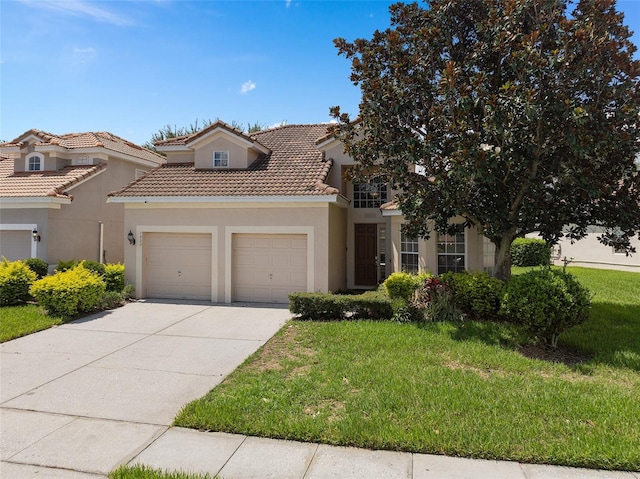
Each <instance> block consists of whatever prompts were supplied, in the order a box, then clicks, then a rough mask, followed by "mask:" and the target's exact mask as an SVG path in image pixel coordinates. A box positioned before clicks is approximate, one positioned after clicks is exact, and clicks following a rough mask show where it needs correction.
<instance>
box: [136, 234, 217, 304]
mask: <svg viewBox="0 0 640 479" xmlns="http://www.w3.org/2000/svg"><path fill="white" fill-rule="evenodd" d="M143 241H144V243H143V244H144V250H145V254H146V282H147V297H149V298H173V299H204V300H207V301H211V235H210V234H183V233H146V234H145V235H144V238H143Z"/></svg>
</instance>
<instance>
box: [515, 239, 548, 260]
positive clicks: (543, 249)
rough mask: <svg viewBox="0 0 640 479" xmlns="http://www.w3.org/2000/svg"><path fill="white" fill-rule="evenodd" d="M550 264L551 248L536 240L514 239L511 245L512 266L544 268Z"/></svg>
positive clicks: (542, 241) (540, 240)
mask: <svg viewBox="0 0 640 479" xmlns="http://www.w3.org/2000/svg"><path fill="white" fill-rule="evenodd" d="M550 262H551V248H550V247H549V246H548V245H547V243H546V241H544V240H542V239H536V238H516V239H515V240H513V243H511V264H512V265H513V266H546V265H548V264H549V263H550Z"/></svg>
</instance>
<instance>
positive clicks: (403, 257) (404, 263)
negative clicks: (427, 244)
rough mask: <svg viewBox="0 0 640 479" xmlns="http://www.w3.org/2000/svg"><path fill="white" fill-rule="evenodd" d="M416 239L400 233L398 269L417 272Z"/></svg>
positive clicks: (412, 272)
mask: <svg viewBox="0 0 640 479" xmlns="http://www.w3.org/2000/svg"><path fill="white" fill-rule="evenodd" d="M418 264H419V262H418V240H417V238H412V237H410V236H407V235H406V234H405V233H400V270H401V271H404V272H405V273H410V274H415V273H417V272H418Z"/></svg>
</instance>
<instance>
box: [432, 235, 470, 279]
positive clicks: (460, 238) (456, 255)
mask: <svg viewBox="0 0 640 479" xmlns="http://www.w3.org/2000/svg"><path fill="white" fill-rule="evenodd" d="M465 256H466V248H465V244H464V226H463V225H456V233H455V234H453V235H446V234H445V235H443V234H440V233H438V274H442V273H446V272H447V271H453V272H454V273H457V272H460V271H464V270H465V263H466V261H465V259H466V258H465Z"/></svg>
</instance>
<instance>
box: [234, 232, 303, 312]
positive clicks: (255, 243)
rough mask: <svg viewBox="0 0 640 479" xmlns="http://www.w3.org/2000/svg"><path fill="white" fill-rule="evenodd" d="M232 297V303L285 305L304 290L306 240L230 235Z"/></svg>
mask: <svg viewBox="0 0 640 479" xmlns="http://www.w3.org/2000/svg"><path fill="white" fill-rule="evenodd" d="M232 241H233V258H232V264H233V273H232V284H233V286H232V297H233V299H234V300H235V301H253V302H269V303H271V302H278V303H286V302H287V301H288V300H289V293H292V292H294V291H306V289H307V237H306V235H288V234H282V235H281V234H274V235H265V234H234V235H233V239H232Z"/></svg>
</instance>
